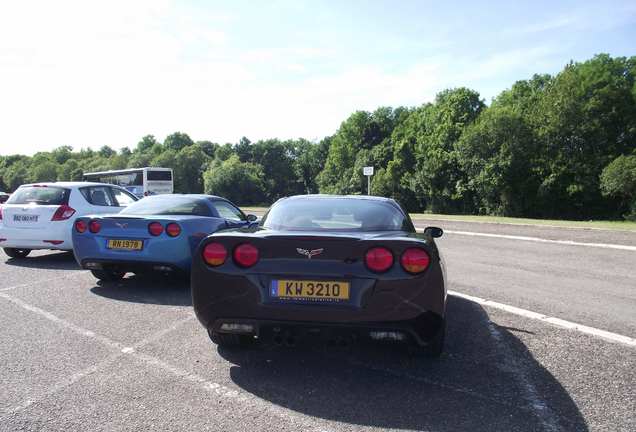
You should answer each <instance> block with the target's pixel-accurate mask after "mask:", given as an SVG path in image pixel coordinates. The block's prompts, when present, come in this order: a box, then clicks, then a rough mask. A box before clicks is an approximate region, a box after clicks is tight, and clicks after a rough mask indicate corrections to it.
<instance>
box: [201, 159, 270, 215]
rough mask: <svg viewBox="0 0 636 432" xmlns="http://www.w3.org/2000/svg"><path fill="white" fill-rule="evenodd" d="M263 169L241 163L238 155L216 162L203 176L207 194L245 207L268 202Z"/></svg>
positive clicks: (258, 166) (247, 163) (248, 163)
mask: <svg viewBox="0 0 636 432" xmlns="http://www.w3.org/2000/svg"><path fill="white" fill-rule="evenodd" d="M263 176H264V173H263V169H262V168H261V166H260V165H257V164H254V163H250V162H241V160H240V159H239V157H238V156H237V155H233V156H231V157H230V158H229V159H227V160H225V161H219V160H217V161H215V163H213V164H212V165H211V166H210V167H209V168H208V170H207V171H206V172H205V173H204V174H203V181H204V184H205V187H204V189H205V193H207V194H212V195H219V196H222V197H225V198H227V199H229V200H231V201H234V202H237V203H241V204H243V205H250V204H262V203H264V202H266V200H267V193H266V189H265V182H264V181H263Z"/></svg>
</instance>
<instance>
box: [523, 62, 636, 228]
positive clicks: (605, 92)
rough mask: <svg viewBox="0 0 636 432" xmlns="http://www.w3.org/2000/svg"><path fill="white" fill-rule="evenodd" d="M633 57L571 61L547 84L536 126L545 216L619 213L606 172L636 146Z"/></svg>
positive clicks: (591, 215) (540, 195)
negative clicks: (603, 180)
mask: <svg viewBox="0 0 636 432" xmlns="http://www.w3.org/2000/svg"><path fill="white" fill-rule="evenodd" d="M634 85H635V77H634V69H633V60H632V59H630V60H627V59H625V58H624V57H617V58H611V57H610V56H608V55H607V54H601V55H597V56H595V57H594V58H592V59H590V60H588V61H586V62H583V63H570V64H568V65H567V66H566V67H565V69H564V70H563V71H561V72H560V73H559V74H558V75H557V76H556V77H555V78H554V80H553V81H552V82H551V84H550V85H549V86H548V87H547V89H546V91H545V93H544V95H543V97H542V98H541V99H540V101H539V103H538V108H537V117H536V119H531V120H533V121H534V128H535V130H536V131H537V135H538V137H539V139H540V142H541V146H542V148H541V150H540V152H541V154H542V155H543V160H542V163H541V170H542V177H543V181H542V184H541V186H540V188H539V198H540V200H541V201H540V204H539V205H540V208H541V209H543V212H542V215H541V216H544V217H567V218H576V219H580V218H590V217H603V216H604V217H607V216H614V215H616V213H615V211H616V208H615V207H616V206H615V204H616V203H615V202H614V203H613V202H612V200H611V199H609V198H605V197H604V196H603V195H602V194H601V189H600V180H599V179H600V174H601V172H602V170H603V168H604V167H606V166H607V165H608V164H609V163H610V162H611V161H612V160H614V159H616V158H617V157H618V156H620V155H621V154H627V153H629V152H630V151H631V150H632V149H633V148H635V147H636V100H635V99H634V94H633V88H634Z"/></svg>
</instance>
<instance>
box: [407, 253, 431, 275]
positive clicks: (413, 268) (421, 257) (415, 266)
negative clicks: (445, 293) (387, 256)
mask: <svg viewBox="0 0 636 432" xmlns="http://www.w3.org/2000/svg"><path fill="white" fill-rule="evenodd" d="M400 262H401V263H402V268H404V270H406V271H407V272H409V273H413V274H415V273H422V272H423V271H424V270H426V269H427V268H428V265H429V264H430V262H431V257H430V256H428V253H427V252H426V251H425V250H424V249H420V248H409V249H407V250H405V251H404V253H403V254H402V258H401V260H400Z"/></svg>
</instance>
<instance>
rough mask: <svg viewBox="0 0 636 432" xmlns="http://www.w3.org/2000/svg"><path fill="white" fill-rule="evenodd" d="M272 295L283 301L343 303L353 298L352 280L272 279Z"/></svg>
mask: <svg viewBox="0 0 636 432" xmlns="http://www.w3.org/2000/svg"><path fill="white" fill-rule="evenodd" d="M269 294H270V297H271V298H273V299H276V300H281V301H299V302H307V303H330V302H335V303H341V302H348V301H350V300H351V282H349V281H336V280H308V279H272V280H271V282H270V286H269Z"/></svg>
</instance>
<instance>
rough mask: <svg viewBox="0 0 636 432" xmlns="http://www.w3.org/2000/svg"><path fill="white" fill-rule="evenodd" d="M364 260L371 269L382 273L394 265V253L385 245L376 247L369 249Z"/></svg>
mask: <svg viewBox="0 0 636 432" xmlns="http://www.w3.org/2000/svg"><path fill="white" fill-rule="evenodd" d="M364 262H365V264H366V265H367V268H368V269H369V270H371V271H374V272H377V273H382V272H385V271H387V270H388V269H390V268H391V266H392V265H393V254H392V253H391V251H390V250H388V249H387V248H384V247H374V248H371V249H369V250H368V251H367V253H366V255H365V256H364Z"/></svg>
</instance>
